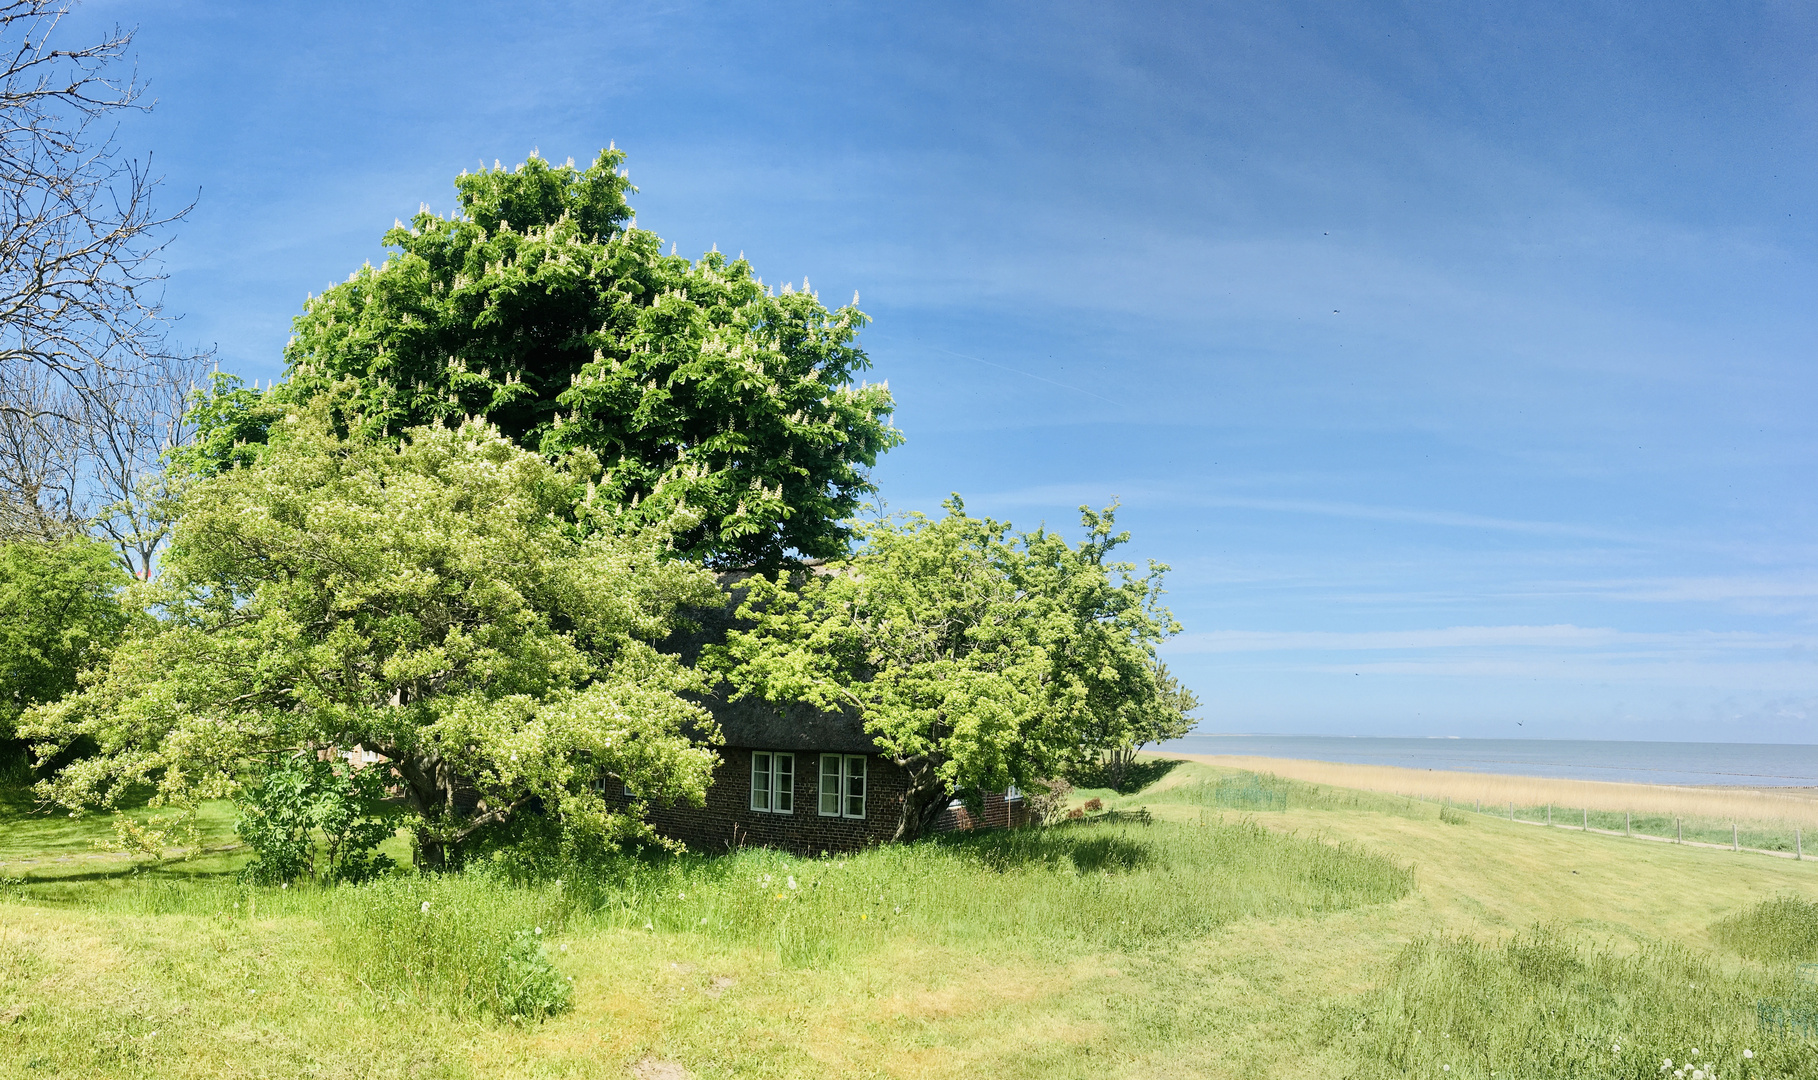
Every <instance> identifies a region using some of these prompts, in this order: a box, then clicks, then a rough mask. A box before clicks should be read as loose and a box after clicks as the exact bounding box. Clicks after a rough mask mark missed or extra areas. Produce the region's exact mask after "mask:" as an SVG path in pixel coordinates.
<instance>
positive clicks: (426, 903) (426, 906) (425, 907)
mask: <svg viewBox="0 0 1818 1080" xmlns="http://www.w3.org/2000/svg"><path fill="white" fill-rule="evenodd" d="M423 914H425V915H427V914H429V901H427V900H425V901H423Z"/></svg>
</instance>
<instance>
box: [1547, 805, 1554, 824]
mask: <svg viewBox="0 0 1818 1080" xmlns="http://www.w3.org/2000/svg"><path fill="white" fill-rule="evenodd" d="M1552 827H1553V804H1552V803H1548V804H1547V828H1549V829H1550V828H1552Z"/></svg>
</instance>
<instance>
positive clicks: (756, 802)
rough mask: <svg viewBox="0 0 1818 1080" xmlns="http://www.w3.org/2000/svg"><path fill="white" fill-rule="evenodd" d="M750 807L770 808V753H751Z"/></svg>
mask: <svg viewBox="0 0 1818 1080" xmlns="http://www.w3.org/2000/svg"><path fill="white" fill-rule="evenodd" d="M751 808H752V809H753V810H768V809H770V755H769V754H753V755H751Z"/></svg>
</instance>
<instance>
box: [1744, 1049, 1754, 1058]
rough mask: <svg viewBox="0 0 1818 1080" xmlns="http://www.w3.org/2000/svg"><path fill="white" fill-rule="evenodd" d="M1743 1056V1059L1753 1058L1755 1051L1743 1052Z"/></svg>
mask: <svg viewBox="0 0 1818 1080" xmlns="http://www.w3.org/2000/svg"><path fill="white" fill-rule="evenodd" d="M1742 1056H1743V1057H1745V1058H1752V1057H1754V1056H1755V1051H1753V1050H1744V1051H1743V1052H1742Z"/></svg>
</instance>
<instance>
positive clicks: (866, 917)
mask: <svg viewBox="0 0 1818 1080" xmlns="http://www.w3.org/2000/svg"><path fill="white" fill-rule="evenodd" d="M870 917H871V916H869V915H860V916H859V918H860V919H869V918H870Z"/></svg>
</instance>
